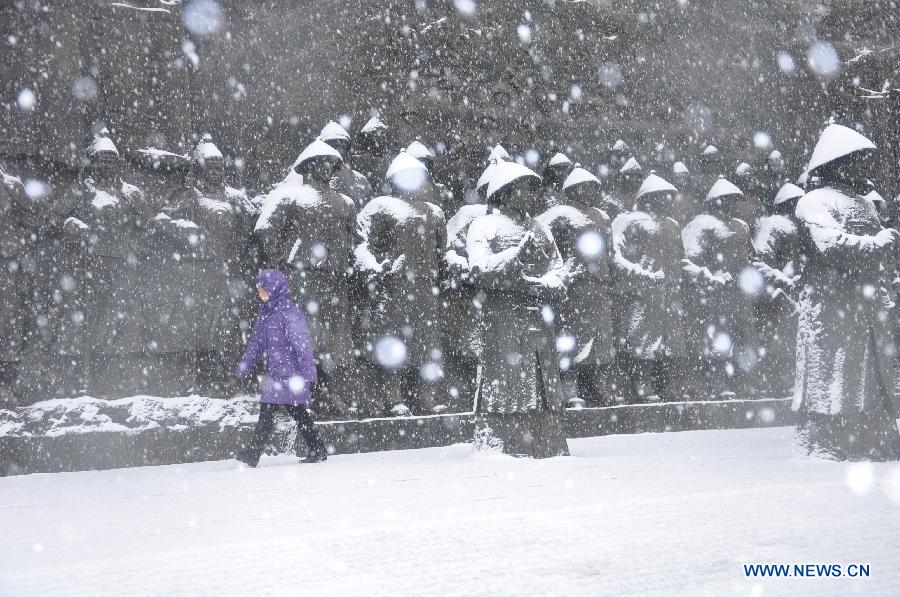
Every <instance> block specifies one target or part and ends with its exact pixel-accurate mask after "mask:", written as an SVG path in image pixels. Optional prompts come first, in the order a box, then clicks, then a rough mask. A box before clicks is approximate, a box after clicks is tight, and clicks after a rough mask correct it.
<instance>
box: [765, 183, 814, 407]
mask: <svg viewBox="0 0 900 597" xmlns="http://www.w3.org/2000/svg"><path fill="white" fill-rule="evenodd" d="M803 194H804V193H803V189H801V188H800V187H798V186H796V185H794V184H791V183H789V182H788V183H785V184H784V185H782V187H781V189H779V191H778V193H777V194H776V195H775V198H774V200H773V201H772V202H771V205H772V208H771V212H772V213H771V214H770V215H767V216H764V217H762V218H759V219H758V220H757V222H756V230H755V232H754V234H753V248H754V251H755V252H756V258H755V259H756V261H754V263H753V265H754V266H755V267H756V269H757V270H759V272H760V273H761V274H762V277H763V281H764V286H763V288H761V289H760V290H759V291H758V292H757V293H756V294H755V296H754V298H753V311H754V318H755V320H756V326H757V328H756V329H757V335H758V337H759V339H760V342H761V343H762V345H763V348H765V350H764V351H763V352H762V353H761V354H760V362H759V366H758V369H757V373H758V381H757V385H758V386H759V387H760V388H761V389H762V390H763V391H764V392H767V393H769V394H770V395H772V396H773V397H776V398H783V397H785V396H788V395H789V394H790V393H791V389H792V388H793V385H794V363H795V359H796V351H795V348H796V344H797V303H796V298H797V297H796V294H797V292H796V287H797V286H798V285H799V284H798V282H799V280H800V273H801V271H802V268H803V256H802V254H801V252H800V237H799V234H798V228H797V222H796V218H795V216H794V209H795V208H796V206H797V202H798V201H799V200H800V198H801V197H802V196H803Z"/></svg>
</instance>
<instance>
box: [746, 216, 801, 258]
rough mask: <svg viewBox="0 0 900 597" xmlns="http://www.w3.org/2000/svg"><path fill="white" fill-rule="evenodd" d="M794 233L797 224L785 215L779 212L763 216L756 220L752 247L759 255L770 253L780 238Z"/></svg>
mask: <svg viewBox="0 0 900 597" xmlns="http://www.w3.org/2000/svg"><path fill="white" fill-rule="evenodd" d="M795 234H797V225H796V224H794V222H793V221H792V220H791V219H790V218H788V217H787V216H783V215H781V214H774V215H771V216H765V217H763V218H760V219H759V220H757V221H756V234H754V235H753V241H752V242H753V248H754V249H755V250H756V252H757V253H759V254H760V255H771V254H772V253H774V252H775V250H776V248H777V246H778V243H779V242H780V241H781V240H782V239H784V238H786V237H789V236H793V235H795Z"/></svg>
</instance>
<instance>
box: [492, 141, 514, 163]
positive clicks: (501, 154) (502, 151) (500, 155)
mask: <svg viewBox="0 0 900 597" xmlns="http://www.w3.org/2000/svg"><path fill="white" fill-rule="evenodd" d="M500 160H506V161H510V160H512V158H511V157H510V156H509V152H508V151H506V148H505V147H503V146H502V145H500V144H499V143H497V144H496V145H494V148H493V149H492V150H491V153H490V155H489V156H488V161H494V162H499V161H500Z"/></svg>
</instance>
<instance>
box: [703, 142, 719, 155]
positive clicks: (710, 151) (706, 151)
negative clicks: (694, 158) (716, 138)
mask: <svg viewBox="0 0 900 597" xmlns="http://www.w3.org/2000/svg"><path fill="white" fill-rule="evenodd" d="M701 155H703V157H705V158H706V159H710V158H715V157H718V156H719V148H718V147H716V146H715V145H712V144H710V145H707V146H706V147H704V148H703V153H702V154H701Z"/></svg>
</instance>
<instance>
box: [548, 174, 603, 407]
mask: <svg viewBox="0 0 900 597" xmlns="http://www.w3.org/2000/svg"><path fill="white" fill-rule="evenodd" d="M561 186H562V192H563V193H564V197H563V201H564V202H563V203H560V204H559V205H556V206H554V207H551V208H550V209H548V210H547V211H545V212H544V213H542V214H541V215H539V216H538V217H537V221H538V222H539V223H540V224H541V225H543V226H545V227H546V228H548V229H549V230H550V232H551V234H552V235H553V239H554V240H555V241H556V246H557V248H558V249H559V252H560V255H561V256H562V259H563V263H564V264H565V279H564V283H565V286H566V294H565V298H563V299H562V300H561V301H560V302H559V304H558V308H557V315H558V318H557V322H558V325H557V333H558V337H557V342H556V348H557V352H558V353H559V362H560V371H561V376H562V388H563V393H564V395H565V397H566V402H567V404H568V405H569V406H572V407H581V406H584V405H585V404H587V403H591V404H612V403H613V402H615V400H614V395H615V390H614V388H612V387H610V386H609V383H610V382H611V381H612V380H611V376H610V373H611V371H610V369H611V366H612V364H613V361H614V359H615V354H616V347H615V340H614V335H613V320H612V278H611V276H610V249H611V242H610V219H609V216H608V215H607V214H606V212H604V211H603V210H601V209H600V207H599V206H600V204H601V198H602V192H601V184H600V181H599V180H598V179H597V177H596V176H594V175H593V174H591V173H590V172H588V171H587V170H585V169H584V168H582V167H581V166H580V165H579V164H575V165H574V168H573V169H572V170H571V172H570V173H569V175H568V176H567V177H566V179H565V180H564V181H563V183H562V185H561Z"/></svg>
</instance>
